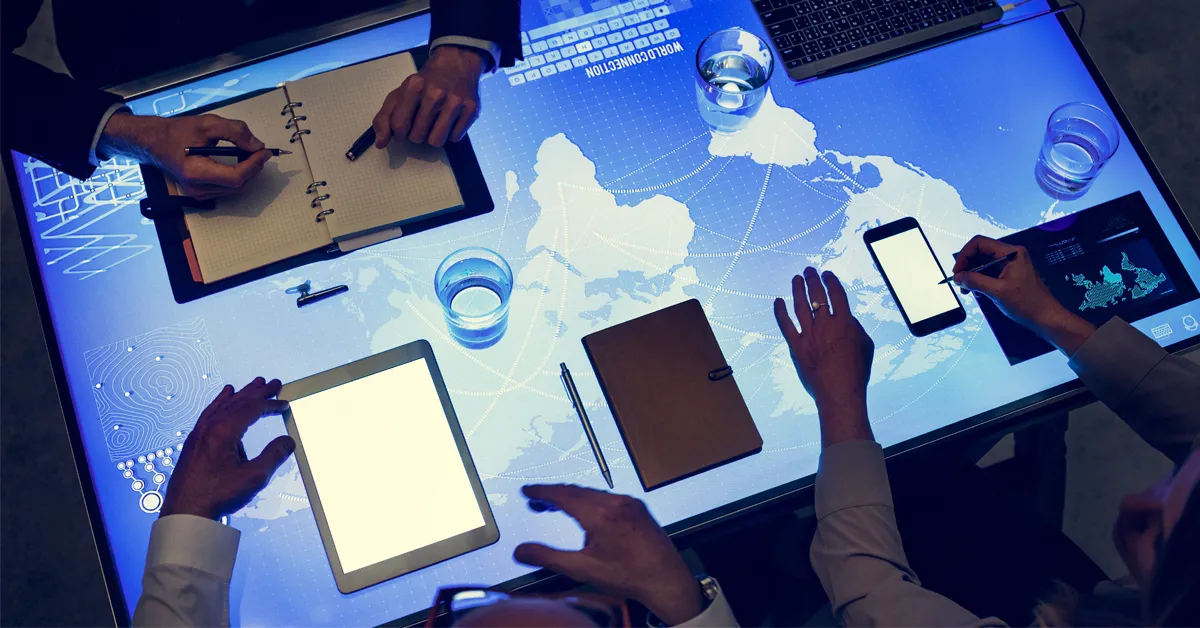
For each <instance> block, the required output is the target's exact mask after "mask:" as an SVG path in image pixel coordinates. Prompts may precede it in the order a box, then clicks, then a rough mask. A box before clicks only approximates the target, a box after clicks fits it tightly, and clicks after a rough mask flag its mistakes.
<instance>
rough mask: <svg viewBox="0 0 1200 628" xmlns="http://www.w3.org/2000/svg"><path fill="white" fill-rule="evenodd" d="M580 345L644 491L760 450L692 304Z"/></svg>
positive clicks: (697, 305)
mask: <svg viewBox="0 0 1200 628" xmlns="http://www.w3.org/2000/svg"><path fill="white" fill-rule="evenodd" d="M583 347H584V349H586V350H587V354H588V358H589V359H590V360H591V361H592V369H593V370H595V372H596V377H597V378H598V379H599V380H600V388H601V390H603V391H604V397H605V399H606V400H607V401H608V407H609V408H610V409H611V410H612V413H613V417H614V418H615V419H616V421H617V427H618V428H619V429H620V431H621V438H623V439H624V440H625V447H626V448H627V449H628V450H629V457H630V458H631V459H632V460H633V466H634V468H636V469H637V472H638V478H640V479H641V481H642V487H643V488H644V489H645V490H647V491H649V490H652V489H656V488H658V487H660V486H664V485H666V484H670V483H671V482H675V481H677V480H682V479H683V478H686V477H688V476H691V475H695V474H697V473H700V472H702V471H706V470H708V469H711V468H713V467H717V466H720V465H722V464H725V463H727V462H732V461H734V460H737V459H738V458H741V457H744V456H748V455H750V454H753V453H757V452H759V451H760V450H762V443H763V442H762V436H760V435H759V433H758V428H757V427H755V426H754V419H752V418H751V417H750V410H749V409H748V408H747V407H746V401H745V400H744V399H743V398H742V393H741V391H739V390H738V386H737V382H736V381H734V378H733V375H732V373H733V371H732V369H731V368H729V367H728V366H727V364H726V362H725V356H724V355H723V354H722V353H721V347H720V345H718V344H717V337H716V336H715V335H713V331H712V327H710V326H709V324H708V318H706V317H705V315H704V309H703V308H702V307H701V306H700V302H699V301H697V300H695V299H692V300H690V301H685V302H683V303H680V304H678V305H673V306H671V307H668V308H666V309H663V310H659V311H657V312H654V313H653V314H647V315H646V316H642V317H641V318H635V319H633V320H631V321H628V322H626V323H621V324H620V325H615V326H613V327H610V328H608V329H605V330H602V331H598V332H596V333H594V334H590V335H588V336H585V337H584V338H583Z"/></svg>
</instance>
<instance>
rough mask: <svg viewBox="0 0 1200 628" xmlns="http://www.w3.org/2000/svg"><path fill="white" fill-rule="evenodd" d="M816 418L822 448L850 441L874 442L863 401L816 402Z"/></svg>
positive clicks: (864, 401) (865, 404) (865, 405)
mask: <svg viewBox="0 0 1200 628" xmlns="http://www.w3.org/2000/svg"><path fill="white" fill-rule="evenodd" d="M817 416H818V419H819V421H820V423H821V446H822V447H830V446H833V445H836V444H838V443H842V442H846V441H852V440H869V441H873V440H875V434H874V433H872V432H871V421H870V419H869V418H868V417H867V403H866V400H865V399H864V400H862V401H861V402H860V401H857V400H856V401H854V402H851V403H844V402H843V403H820V402H818V403H817Z"/></svg>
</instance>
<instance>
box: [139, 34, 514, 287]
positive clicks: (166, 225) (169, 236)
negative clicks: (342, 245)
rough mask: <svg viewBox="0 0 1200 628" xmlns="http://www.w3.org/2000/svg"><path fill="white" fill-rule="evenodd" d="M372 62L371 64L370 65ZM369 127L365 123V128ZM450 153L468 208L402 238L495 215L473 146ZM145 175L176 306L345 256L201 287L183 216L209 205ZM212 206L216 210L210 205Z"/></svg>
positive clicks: (466, 141)
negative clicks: (191, 263)
mask: <svg viewBox="0 0 1200 628" xmlns="http://www.w3.org/2000/svg"><path fill="white" fill-rule="evenodd" d="M404 53H410V54H412V56H413V62H414V63H415V64H416V66H417V68H420V67H421V66H423V65H425V62H426V61H427V60H428V59H429V48H428V47H427V46H422V47H420V48H412V49H409V50H402V51H399V52H396V53H393V54H404ZM387 56H391V55H387ZM373 60H374V59H367V60H366V61H373ZM366 61H362V62H361V63H365V62H366ZM333 71H336V70H333ZM272 89H273V88H272ZM264 91H271V90H260V91H256V92H252V93H249V94H246V95H244V96H241V97H240V98H237V99H230V100H224V101H221V102H219V103H214V104H213V105H211V106H209V107H203V108H200V109H197V110H195V111H191V112H188V115H197V114H201V113H205V112H206V111H211V110H213V109H218V108H220V107H224V106H226V105H228V104H230V103H231V102H236V101H237V100H240V99H244V98H252V97H254V96H257V95H258V94H260V93H263V92H264ZM364 124H366V123H365V122H364ZM364 128H365V127H364ZM445 151H446V157H447V158H448V160H449V161H450V169H451V170H452V171H453V172H454V178H455V180H456V181H457V183H458V188H459V192H460V193H461V194H462V198H463V206H462V207H461V208H459V209H457V210H454V211H450V212H443V213H438V214H435V215H433V216H430V217H429V218H426V219H422V220H417V221H414V222H411V223H406V224H405V225H404V226H403V235H402V236H401V237H405V236H409V235H412V234H414V233H420V232H422V231H426V230H429V229H435V228H437V227H441V226H444V225H448V224H450V223H453V222H458V221H460V220H466V219H468V218H474V217H476V216H482V215H483V214H486V213H488V212H490V211H492V210H493V209H495V203H494V202H493V201H492V195H491V192H489V191H488V187H487V182H486V181H484V179H483V171H482V170H480V169H479V161H478V160H477V159H476V157H475V149H474V148H473V147H472V146H471V139H470V137H468V136H464V137H463V139H462V140H461V141H458V142H447V143H446V146H445ZM141 171H142V180H143V181H144V182H145V185H146V198H144V199H142V202H141V211H142V216H144V217H145V218H147V219H149V220H151V221H153V222H154V230H155V232H156V233H157V235H158V242H159V245H160V248H161V249H162V255H163V263H164V264H165V265H166V268H167V279H168V280H169V282H170V284H171V294H172V296H174V297H175V302H176V303H187V302H189V301H195V300H196V299H200V298H203V297H206V296H209V295H212V294H217V293H218V292H222V291H225V290H228V289H230V288H235V287H237V286H241V285H244V284H247V283H250V282H252V281H258V280H259V279H262V278H264V277H270V276H271V275H276V274H279V273H283V272H287V271H289V270H292V269H294V268H299V267H300V266H305V265H307V264H313V263H316V262H324V261H328V260H332V259H336V258H338V257H341V256H342V255H346V253H344V252H343V251H342V250H341V249H339V248H338V246H337V244H336V243H335V244H333V245H331V246H330V247H329V248H326V249H317V250H313V251H309V252H307V253H302V254H300V255H296V256H293V257H289V258H287V259H283V260H280V261H278V262H275V263H272V264H268V265H266V266H262V267H260V268H256V269H254V270H250V271H246V272H244V273H242V274H240V275H234V276H233V277H228V278H225V279H222V280H220V281H216V282H213V283H209V284H205V283H201V282H197V281H195V280H193V279H192V271H191V268H190V267H189V266H188V262H187V254H186V253H185V252H184V245H183V243H184V239H185V238H186V237H188V229H187V223H186V222H185V221H184V219H183V211H184V209H185V208H186V207H204V206H205V205H203V204H196V203H194V202H189V201H190V200H191V199H188V198H186V197H179V196H172V195H171V193H170V192H169V191H168V190H167V184H166V179H165V177H164V175H163V173H162V171H161V170H159V169H158V168H156V167H154V166H151V165H146V164H143V165H142V166H141ZM209 206H210V207H211V205H209ZM367 248H370V247H367ZM351 252H353V251H351Z"/></svg>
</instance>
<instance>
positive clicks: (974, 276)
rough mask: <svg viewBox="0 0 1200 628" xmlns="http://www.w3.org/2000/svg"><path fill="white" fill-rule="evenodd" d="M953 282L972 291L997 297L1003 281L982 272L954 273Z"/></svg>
mask: <svg viewBox="0 0 1200 628" xmlns="http://www.w3.org/2000/svg"><path fill="white" fill-rule="evenodd" d="M954 283H956V284H958V285H960V286H962V287H964V288H966V289H967V290H970V291H972V292H982V293H983V294H986V295H988V296H989V297H992V298H997V297H998V295H999V294H1000V289H1001V288H1002V287H1003V285H1004V282H1003V281H1002V280H1000V279H996V278H995V277H988V276H987V275H984V274H982V273H968V272H962V273H954Z"/></svg>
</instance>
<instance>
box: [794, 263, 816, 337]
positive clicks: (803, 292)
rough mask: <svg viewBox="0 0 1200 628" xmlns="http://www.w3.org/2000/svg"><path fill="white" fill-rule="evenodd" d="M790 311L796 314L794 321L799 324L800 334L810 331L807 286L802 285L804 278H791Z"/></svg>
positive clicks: (798, 276)
mask: <svg viewBox="0 0 1200 628" xmlns="http://www.w3.org/2000/svg"><path fill="white" fill-rule="evenodd" d="M792 311H793V312H794V313H795V314H796V321H797V322H799V323H800V333H802V334H803V333H804V332H806V331H809V330H811V329H812V308H810V307H809V305H808V286H806V285H805V284H804V277H801V276H800V275H796V276H795V277H792Z"/></svg>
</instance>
